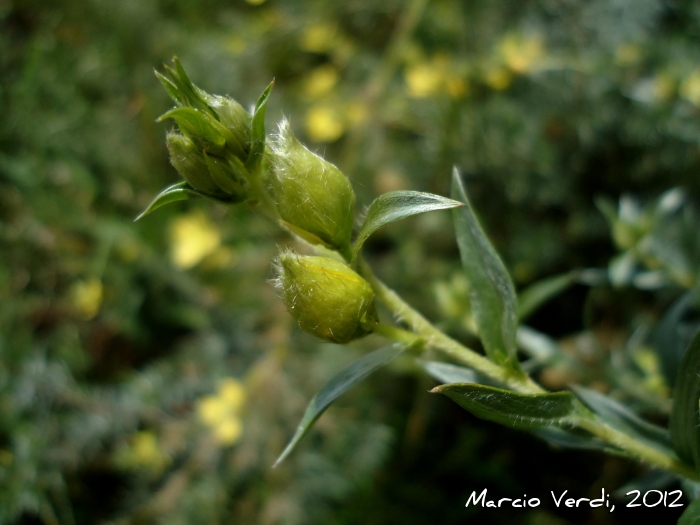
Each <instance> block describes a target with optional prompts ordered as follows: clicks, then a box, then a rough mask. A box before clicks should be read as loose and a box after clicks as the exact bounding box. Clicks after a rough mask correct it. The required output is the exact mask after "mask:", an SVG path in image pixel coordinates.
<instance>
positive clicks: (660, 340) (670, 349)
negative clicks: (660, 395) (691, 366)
mask: <svg viewBox="0 0 700 525" xmlns="http://www.w3.org/2000/svg"><path fill="white" fill-rule="evenodd" d="M697 303H698V291H697V290H689V291H688V292H686V293H684V294H683V295H682V296H681V297H680V298H679V299H677V300H676V302H675V303H673V305H672V306H671V307H670V308H669V309H668V310H667V311H666V313H665V314H664V315H663V317H662V318H661V321H660V322H659V324H658V325H657V326H656V327H655V329H654V331H653V332H652V337H651V340H652V343H653V346H654V350H655V351H656V354H657V355H658V356H659V359H660V361H661V369H662V370H663V373H664V376H665V377H666V381H667V382H668V385H669V386H670V387H671V388H673V387H674V386H675V383H676V377H677V376H678V367H679V366H680V363H681V360H682V359H683V355H684V354H685V349H686V348H687V347H688V344H689V343H690V340H691V339H692V337H693V335H694V334H695V332H696V331H697V330H698V328H700V324H699V323H698V322H697V321H696V320H693V315H692V313H693V311H694V310H695V309H696V308H697Z"/></svg>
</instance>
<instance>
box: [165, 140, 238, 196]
mask: <svg viewBox="0 0 700 525" xmlns="http://www.w3.org/2000/svg"><path fill="white" fill-rule="evenodd" d="M166 142H167V146H168V151H169V152H170V161H171V162H172V164H173V166H174V167H175V169H176V170H177V171H178V172H179V173H180V175H182V178H183V179H185V180H186V181H187V183H188V184H189V185H190V186H192V187H193V188H194V189H195V190H197V191H200V192H202V193H204V194H206V195H208V196H211V197H214V198H216V199H218V200H225V201H228V202H231V201H234V202H239V201H242V200H245V199H246V197H247V193H248V189H247V181H246V179H245V175H246V173H247V172H246V171H245V167H243V165H242V163H240V162H239V163H236V162H235V160H236V159H234V161H231V160H228V159H225V158H222V157H216V156H213V155H207V154H206V153H201V152H200V149H199V148H198V147H197V145H196V144H194V143H193V142H192V141H191V140H190V139H188V138H187V137H185V136H184V135H180V134H179V133H169V134H168V136H167V141H166Z"/></svg>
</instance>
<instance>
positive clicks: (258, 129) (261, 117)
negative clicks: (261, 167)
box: [246, 80, 275, 170]
mask: <svg viewBox="0 0 700 525" xmlns="http://www.w3.org/2000/svg"><path fill="white" fill-rule="evenodd" d="M274 85H275V81H274V80H273V81H272V82H270V84H269V85H268V86H267V87H266V88H265V91H263V92H262V94H261V95H260V97H259V98H258V101H257V102H256V103H255V111H253V122H252V126H251V147H250V154H249V155H248V160H247V162H246V165H247V166H248V168H249V169H251V170H252V169H253V168H254V167H255V166H257V164H258V163H259V162H260V155H261V154H262V153H263V151H264V150H265V112H266V111H267V102H268V100H269V99H270V93H271V92H272V87H273V86H274Z"/></svg>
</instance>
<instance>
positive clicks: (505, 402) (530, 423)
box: [431, 383, 576, 430]
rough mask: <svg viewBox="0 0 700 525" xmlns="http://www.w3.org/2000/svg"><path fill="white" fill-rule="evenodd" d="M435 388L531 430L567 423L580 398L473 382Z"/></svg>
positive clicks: (492, 417)
mask: <svg viewBox="0 0 700 525" xmlns="http://www.w3.org/2000/svg"><path fill="white" fill-rule="evenodd" d="M431 392H434V393H438V394H444V395H446V396H447V397H449V398H450V399H452V400H453V401H455V402H456V403H457V404H458V405H460V406H461V407H462V408H464V409H466V410H468V411H469V412H471V413H472V414H474V415H475V416H477V417H480V418H482V419H488V420H489V421H494V422H496V423H500V424H502V425H506V426H510V427H514V428H522V429H528V430H529V429H533V428H542V427H548V426H552V425H555V426H556V425H560V424H563V423H565V421H564V420H565V418H566V417H567V416H570V415H571V414H572V413H573V411H574V407H575V402H576V401H575V398H574V396H573V395H572V394H571V393H570V392H554V393H549V394H519V393H517V392H511V391H509V390H503V389H501V388H495V387H491V386H485V385H477V384H473V383H453V384H448V385H442V386H438V387H435V388H434V389H433V390H432V391H431Z"/></svg>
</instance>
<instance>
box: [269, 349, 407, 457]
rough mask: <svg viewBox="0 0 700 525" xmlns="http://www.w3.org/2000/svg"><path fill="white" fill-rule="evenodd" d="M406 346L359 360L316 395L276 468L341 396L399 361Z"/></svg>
mask: <svg viewBox="0 0 700 525" xmlns="http://www.w3.org/2000/svg"><path fill="white" fill-rule="evenodd" d="M405 349H406V346H405V345H403V344H394V345H392V346H388V347H385V348H380V349H379V350H375V351H374V352H371V353H369V354H366V355H364V356H362V357H361V358H359V359H358V360H357V361H355V362H353V363H351V364H350V365H348V366H347V367H345V368H343V369H342V370H341V371H340V372H338V373H337V374H336V375H335V376H334V377H333V378H332V379H331V380H330V381H328V382H327V383H326V384H325V385H323V388H321V390H320V391H319V392H318V394H316V395H315V396H314V397H313V399H312V400H311V401H310V402H309V404H308V406H307V407H306V412H304V416H303V417H302V418H301V422H300V423H299V426H298V427H297V430H296V432H295V434H294V436H293V437H292V439H291V441H290V442H289V444H288V445H287V446H286V447H285V449H284V450H283V451H282V453H281V454H280V456H279V458H277V461H275V464H274V465H273V467H276V466H277V465H279V464H280V463H281V462H282V461H284V459H285V458H286V457H287V456H288V455H289V454H290V453H291V452H292V450H294V448H295V447H296V446H297V444H298V443H299V442H300V441H301V439H302V438H303V437H304V436H305V435H306V434H307V433H308V432H309V430H311V427H312V426H313V424H314V423H315V422H316V421H317V420H318V418H319V417H321V414H323V412H325V410H326V409H327V408H328V407H329V406H330V405H331V404H332V403H333V402H334V401H335V400H336V399H337V398H339V397H340V396H341V395H343V394H344V393H345V392H347V391H348V390H350V388H352V387H353V386H354V385H356V384H357V383H359V382H360V381H362V380H363V379H364V378H365V377H367V376H368V375H370V374H371V373H372V372H374V371H375V370H377V369H378V368H380V367H382V366H384V365H385V364H387V363H389V362H390V361H392V360H394V359H396V358H397V357H398V356H399V355H400V354H401V353H402V352H403V351H404V350H405Z"/></svg>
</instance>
